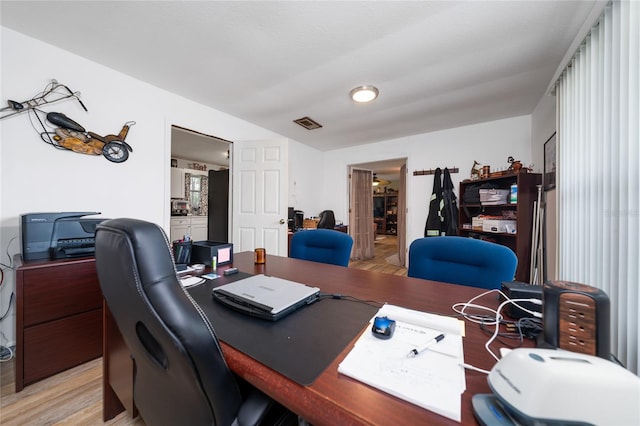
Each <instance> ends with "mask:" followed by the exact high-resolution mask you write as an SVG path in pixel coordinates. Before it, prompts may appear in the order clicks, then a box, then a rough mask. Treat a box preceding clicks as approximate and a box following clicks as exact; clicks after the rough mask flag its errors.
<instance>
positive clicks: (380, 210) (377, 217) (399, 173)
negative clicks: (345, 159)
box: [349, 158, 407, 274]
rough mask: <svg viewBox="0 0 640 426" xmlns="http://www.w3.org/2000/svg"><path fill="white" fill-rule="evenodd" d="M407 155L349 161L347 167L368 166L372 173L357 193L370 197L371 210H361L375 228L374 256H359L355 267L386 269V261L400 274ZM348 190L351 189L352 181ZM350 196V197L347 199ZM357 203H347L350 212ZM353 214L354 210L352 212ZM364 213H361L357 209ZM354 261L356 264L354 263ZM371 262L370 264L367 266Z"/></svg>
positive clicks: (404, 218)
mask: <svg viewBox="0 0 640 426" xmlns="http://www.w3.org/2000/svg"><path fill="white" fill-rule="evenodd" d="M406 162H407V159H406V158H399V159H391V160H384V161H376V162H370V163H359V164H352V165H350V166H349V168H350V169H354V168H356V169H367V170H371V172H372V182H371V185H370V186H369V187H367V188H366V189H361V190H360V191H366V194H365V193H364V192H362V193H360V194H359V195H360V196H368V197H371V198H372V199H373V200H372V201H373V208H372V209H371V210H372V211H369V212H364V214H368V215H369V216H370V217H371V223H372V225H373V224H375V225H373V226H374V227H375V242H374V252H375V254H374V256H372V257H371V258H370V259H358V260H357V262H353V263H354V265H353V266H355V267H359V268H363V269H367V267H368V266H369V267H373V268H378V269H379V268H382V269H385V264H386V265H389V268H391V269H393V268H394V267H395V268H397V269H394V271H393V272H391V273H399V274H402V269H404V266H405V265H406V250H407V249H406ZM350 188H351V189H350V191H353V190H354V189H353V188H352V182H351V183H350ZM352 198H353V197H351V196H350V199H352ZM354 208H358V206H356V205H353V204H350V205H349V210H350V211H351V210H352V209H354ZM352 214H353V212H352ZM360 214H363V212H360ZM352 237H353V238H354V246H356V244H358V241H356V240H357V238H359V236H358V235H352ZM356 263H357V264H356ZM368 264H370V265H368Z"/></svg>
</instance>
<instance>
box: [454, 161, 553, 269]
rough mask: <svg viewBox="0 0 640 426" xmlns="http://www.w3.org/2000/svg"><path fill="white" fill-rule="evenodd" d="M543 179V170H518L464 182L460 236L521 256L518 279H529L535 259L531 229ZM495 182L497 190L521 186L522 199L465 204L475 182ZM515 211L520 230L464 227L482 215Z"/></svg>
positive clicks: (520, 197)
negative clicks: (541, 172) (509, 230)
mask: <svg viewBox="0 0 640 426" xmlns="http://www.w3.org/2000/svg"><path fill="white" fill-rule="evenodd" d="M541 182H542V175H541V174H539V173H516V174H511V175H505V176H497V177H491V178H486V179H479V180H473V181H471V180H468V181H463V182H460V192H459V195H460V210H459V215H458V218H459V219H458V229H459V230H460V231H459V232H460V235H462V236H468V237H473V238H480V239H484V240H488V241H492V242H495V243H498V244H502V245H504V246H507V247H509V248H510V249H511V250H513V252H514V253H515V254H516V256H517V257H518V266H517V269H516V275H515V279H516V280H518V281H523V282H529V266H530V260H531V230H532V227H533V213H534V212H533V204H534V202H535V201H536V199H537V196H538V188H537V186H538V185H540V184H541ZM483 183H491V184H492V186H493V187H494V188H496V189H510V188H511V186H512V185H516V186H517V190H518V198H517V202H516V203H504V204H492V205H487V204H481V203H479V202H471V203H465V202H464V199H465V192H466V191H467V190H469V189H470V188H471V185H477V184H483ZM503 212H509V215H514V214H515V219H513V220H515V221H516V233H504V232H487V231H482V230H479V229H464V228H463V225H465V224H469V223H471V222H472V218H473V217H476V216H478V215H479V214H487V215H493V216H503Z"/></svg>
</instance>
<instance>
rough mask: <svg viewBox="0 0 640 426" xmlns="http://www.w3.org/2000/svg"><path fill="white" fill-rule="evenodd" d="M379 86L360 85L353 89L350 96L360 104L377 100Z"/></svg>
mask: <svg viewBox="0 0 640 426" xmlns="http://www.w3.org/2000/svg"><path fill="white" fill-rule="evenodd" d="M378 93H379V92H378V88H377V87H375V86H358V87H356V88H353V89H351V92H349V96H350V97H351V99H353V101H354V102H358V103H360V104H362V103H367V102H371V101H373V100H375V99H376V98H377V97H378Z"/></svg>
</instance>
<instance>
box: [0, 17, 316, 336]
mask: <svg viewBox="0 0 640 426" xmlns="http://www.w3.org/2000/svg"><path fill="white" fill-rule="evenodd" d="M0 38H1V57H0V59H1V61H0V62H1V65H0V72H1V74H0V75H1V76H2V79H1V85H0V100H1V101H2V102H5V101H6V100H7V99H13V100H17V101H23V100H26V99H29V98H31V97H32V96H34V95H36V94H37V93H39V92H40V91H41V90H42V89H43V88H44V87H45V85H46V84H47V83H48V82H49V81H50V80H51V79H53V78H55V79H57V80H58V81H59V82H61V83H63V84H66V85H68V86H69V87H70V88H71V89H72V90H74V91H80V92H81V94H82V95H81V97H82V100H83V102H84V103H85V105H86V106H87V108H88V110H89V112H85V111H84V110H82V109H81V107H80V106H79V104H78V103H77V102H75V101H64V102H61V103H58V104H55V105H49V106H47V107H46V108H43V109H45V110H47V111H59V112H63V113H65V114H67V115H68V116H69V117H70V118H72V119H74V120H75V121H77V122H79V123H80V124H81V125H83V126H84V127H85V128H87V129H88V130H91V131H93V132H96V133H98V134H102V135H106V134H111V133H115V134H117V133H118V132H119V131H120V129H121V127H122V125H123V124H124V123H125V122H127V121H130V120H133V121H136V124H135V125H134V126H133V127H131V130H130V131H129V135H128V136H127V142H128V143H129V144H130V145H131V146H132V147H133V152H132V153H131V155H130V157H129V159H128V160H127V161H126V162H124V163H122V164H114V163H111V162H109V161H107V160H106V159H105V158H104V157H102V156H89V155H83V154H78V153H74V152H72V151H67V150H57V149H55V148H53V147H51V146H49V145H47V144H45V143H44V142H43V141H42V140H41V139H40V137H39V135H38V132H36V131H34V129H33V128H32V126H31V124H30V122H29V119H28V117H27V115H25V114H22V115H18V116H14V117H11V118H7V119H4V120H2V121H0V126H1V127H0V136H1V139H0V166H1V168H0V259H1V262H2V263H3V264H8V263H9V259H8V258H7V257H6V254H5V253H6V252H7V250H8V251H9V253H11V254H17V253H19V252H20V246H19V243H18V238H17V237H18V232H19V229H18V228H19V227H18V220H19V216H20V215H21V214H24V213H28V212H46V211H99V212H102V216H103V217H107V218H110V217H122V216H126V217H135V218H140V219H144V220H148V221H151V222H155V223H157V224H159V225H161V226H163V227H164V228H165V230H167V231H168V230H169V217H170V212H169V203H168V200H169V198H170V186H169V184H170V178H169V169H170V160H169V159H170V153H171V149H170V139H171V138H170V135H171V125H172V124H175V125H178V126H182V127H185V128H188V129H193V130H197V131H199V132H202V133H205V134H211V135H216V136H218V137H220V138H222V139H226V140H230V141H237V140H267V139H274V138H282V136H280V135H276V134H274V133H272V132H269V131H266V130H265V129H262V128H260V127H257V126H255V125H252V124H250V123H247V122H245V121H242V120H239V119H237V118H234V117H232V116H229V115H227V114H224V113H221V112H219V111H216V110H213V109H211V108H208V107H205V106H203V105H200V104H197V103H194V102H191V101H189V100H187V99H184V98H182V97H180V96H177V95H175V94H172V93H169V92H167V91H164V90H162V89H159V88H157V87H154V86H151V85H149V84H147V83H145V82H142V81H139V80H136V79H133V78H131V77H128V76H126V75H124V74H121V73H119V72H116V71H114V70H112V69H109V68H106V67H104V66H102V65H98V64H96V63H94V62H91V61H88V60H86V59H84V58H82V57H79V56H76V55H73V54H71V53H69V52H66V51H63V50H61V49H58V48H56V47H54V46H51V45H48V44H45V43H43V42H40V41H38V40H35V39H32V38H30V37H26V36H24V35H22V34H20V33H17V32H14V31H12V30H9V29H6V28H4V27H3V28H1V32H0ZM300 186H301V184H300V183H299V184H298V188H300ZM300 191H301V192H302V191H304V189H300ZM10 242H11V244H9V243H10ZM14 288H15V285H14V276H13V272H12V271H10V270H7V271H6V275H5V282H4V284H3V285H2V287H1V288H0V296H1V301H0V313H4V312H5V310H6V309H7V306H8V304H9V297H10V294H11V292H12V291H13V290H14ZM13 309H14V310H15V305H14V308H13ZM14 319H15V312H13V313H12V314H11V316H10V317H9V318H7V319H6V320H5V321H3V322H2V323H1V324H0V331H1V332H2V333H4V335H5V336H6V338H7V340H9V341H10V342H13V341H14V340H15V337H14ZM6 343H7V342H6V341H5V340H3V339H2V336H0V344H6Z"/></svg>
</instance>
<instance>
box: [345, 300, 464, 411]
mask: <svg viewBox="0 0 640 426" xmlns="http://www.w3.org/2000/svg"><path fill="white" fill-rule="evenodd" d="M376 316H386V317H388V318H390V319H392V320H395V321H396V329H395V333H394V335H393V337H392V338H391V339H389V340H382V339H379V338H377V337H375V336H373V334H372V333H371V329H370V328H369V327H368V328H367V329H366V330H365V332H364V333H363V334H362V336H360V338H359V339H358V341H357V342H356V344H355V346H354V347H353V349H352V350H351V352H349V354H348V355H347V357H346V358H345V359H344V361H342V362H341V363H340V365H339V366H338V371H339V372H340V373H342V374H345V375H347V376H350V377H353V378H354V379H357V380H360V381H361V382H364V383H366V384H368V385H370V386H373V387H376V388H378V389H380V390H382V391H385V392H388V393H390V394H392V395H394V396H396V397H398V398H401V399H404V400H406V401H409V402H411V403H413V404H416V405H418V406H420V407H423V408H426V409H427V410H430V411H433V412H436V413H438V414H440V415H442V416H445V417H448V418H450V419H452V420H455V421H458V422H459V421H460V420H461V405H460V404H461V402H460V396H461V394H462V393H463V392H464V390H465V389H466V381H465V374H464V368H463V367H462V366H461V364H463V363H464V353H463V349H462V337H463V336H464V322H462V321H459V320H457V319H455V318H451V317H444V316H440V315H434V314H428V313H425V312H419V311H413V310H410V309H405V308H401V307H398V306H393V305H385V306H383V307H382V308H381V309H380V310H379V311H378V313H377V314H376ZM372 321H373V319H372ZM440 334H444V335H445V338H444V339H442V340H441V341H440V342H438V343H437V344H435V345H432V346H430V347H429V348H428V349H427V350H425V351H422V352H420V354H419V355H417V356H415V357H408V356H407V355H408V354H409V352H410V351H411V350H412V349H419V348H422V347H423V346H424V345H425V344H426V343H427V342H429V341H430V340H432V339H434V338H435V337H436V336H438V335H440Z"/></svg>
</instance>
